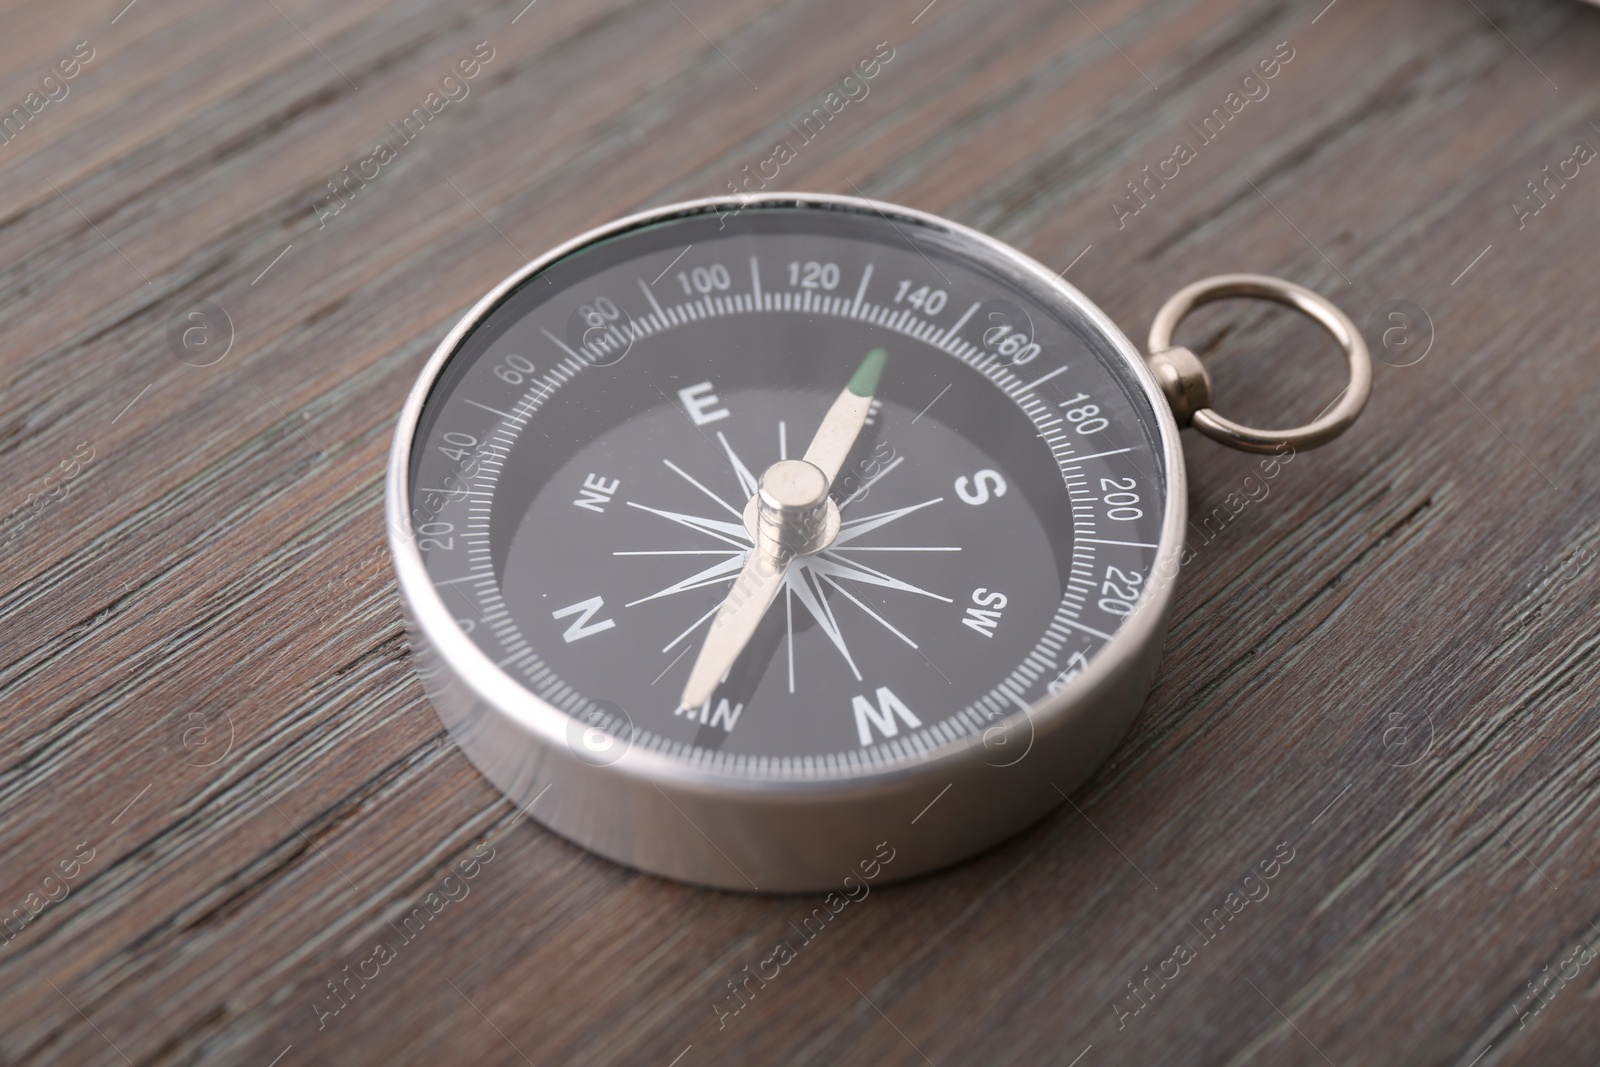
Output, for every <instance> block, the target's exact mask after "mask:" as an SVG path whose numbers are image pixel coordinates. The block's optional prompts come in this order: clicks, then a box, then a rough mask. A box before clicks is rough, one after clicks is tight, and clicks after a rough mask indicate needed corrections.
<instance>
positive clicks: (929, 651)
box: [407, 202, 1169, 779]
mask: <svg viewBox="0 0 1600 1067" xmlns="http://www.w3.org/2000/svg"><path fill="white" fill-rule="evenodd" d="M876 349H882V350H883V351H884V352H885V353H886V354H887V360H886V361H884V362H882V363H881V373H879V370H878V369H877V368H879V366H880V365H879V363H877V362H871V363H870V365H871V366H872V367H873V368H874V370H873V374H872V375H868V377H874V376H875V377H876V380H875V381H872V382H870V383H869V385H866V386H863V385H861V383H862V381H863V380H864V379H863V377H862V374H863V373H864V371H865V370H866V367H867V364H864V360H865V359H866V357H867V354H868V353H869V352H871V351H873V350H876ZM874 359H875V360H876V359H877V357H874ZM847 386H848V388H847ZM851 389H855V390H857V393H860V392H862V391H864V392H865V393H866V394H867V395H865V396H858V397H857V401H858V402H859V403H858V406H857V408H854V409H852V410H857V411H858V412H859V413H860V415H861V417H860V418H858V419H857V420H856V422H855V423H854V424H853V425H852V427H851V429H852V430H853V432H854V434H855V436H854V437H853V438H846V439H844V440H845V445H847V446H848V450H847V452H846V453H845V454H844V456H843V458H842V461H841V462H840V464H839V466H838V469H837V472H836V473H835V474H834V476H833V477H832V479H831V484H830V483H829V481H828V480H827V479H826V477H824V478H823V479H822V481H820V482H819V483H818V484H820V485H822V486H826V488H827V494H828V497H829V498H831V500H832V502H833V504H834V505H835V506H836V508H837V519H838V523H837V530H836V532H831V528H830V529H823V530H822V532H821V533H820V534H818V535H817V536H816V537H813V538H812V543H810V544H808V545H807V546H806V548H807V549H808V551H806V552H805V553H804V554H800V555H796V556H794V557H793V558H792V559H790V560H788V561H787V562H786V563H785V564H784V565H782V566H781V567H779V568H777V569H776V570H774V569H771V568H769V571H768V574H767V579H769V580H770V581H771V582H772V583H773V585H772V589H771V591H770V603H768V604H767V606H765V608H764V610H763V609H762V607H761V605H760V604H757V605H756V606H755V609H754V610H755V614H754V615H748V616H747V619H748V620H750V621H751V630H750V633H749V634H748V635H746V636H745V637H744V638H742V639H741V640H739V641H736V642H734V643H733V645H731V646H728V647H722V646H727V645H728V640H731V639H725V635H724V633H723V631H722V630H719V629H718V628H719V627H720V626H721V624H722V623H723V621H724V620H723V619H722V618H721V617H720V616H719V614H718V613H719V610H722V609H723V605H724V604H725V602H727V601H729V599H730V597H733V598H734V599H735V600H737V599H738V598H739V597H740V596H741V593H740V589H741V586H742V583H743V582H744V581H745V580H746V579H741V578H740V574H741V570H744V569H746V563H747V560H748V558H749V557H750V555H751V553H752V549H753V546H755V545H756V543H757V540H758V534H757V532H755V531H756V528H757V527H758V526H759V523H760V520H759V519H758V518H757V517H756V516H757V512H758V511H759V510H760V509H759V508H758V507H757V506H756V505H755V504H754V503H753V502H752V501H753V499H754V498H755V497H756V496H757V494H758V489H759V488H760V487H761V486H762V485H763V484H764V483H763V481H762V479H763V475H764V474H765V473H766V472H767V471H768V470H769V468H772V466H773V465H774V464H776V463H779V462H780V461H783V460H790V461H793V460H800V459H802V457H806V458H815V456H816V455H817V453H816V452H815V451H814V447H815V445H814V439H817V440H820V439H821V437H823V436H827V435H826V434H824V435H819V433H818V431H819V429H822V428H823V426H824V420H825V418H826V419H829V420H832V419H833V418H834V416H832V415H830V410H831V406H832V405H834V404H835V402H836V400H838V399H839V398H840V397H841V395H842V394H843V395H845V396H846V397H848V396H851V395H856V394H852V393H851ZM857 401H849V402H847V403H846V404H845V406H846V407H849V405H850V403H857ZM830 425H831V422H830ZM1162 456H1163V451H1162V448H1161V440H1160V430H1159V424H1158V420H1157V418H1156V416H1155V415H1154V411H1153V408H1152V405H1151V402H1150V400H1149V399H1148V396H1147V394H1146V392H1145V390H1144V388H1143V387H1142V386H1141V384H1140V381H1139V378H1138V376H1137V375H1136V373H1135V372H1134V371H1133V370H1132V369H1131V368H1130V367H1129V365H1128V363H1127V360H1126V359H1125V357H1124V356H1123V355H1121V354H1120V352H1119V350H1118V347H1117V343H1116V342H1115V341H1113V340H1112V338H1111V337H1110V336H1109V335H1108V334H1107V333H1106V331H1105V328H1104V327H1102V326H1101V325H1099V324H1098V323H1097V322H1095V321H1091V319H1090V317H1089V316H1088V314H1086V313H1085V311H1083V310H1082V309H1081V308H1080V306H1079V305H1078V304H1077V303H1076V302H1075V301H1074V299H1073V298H1072V297H1071V296H1070V295H1068V294H1067V293H1066V292H1064V291H1063V290H1062V289H1061V288H1059V287H1056V286H1054V285H1052V284H1051V283H1049V281H1048V280H1047V276H1041V275H1040V274H1039V273H1038V272H1037V271H1035V270H1032V269H1029V268H1028V267H1027V266H1026V265H1025V264H1024V263H1023V262H1022V261H1021V260H1020V259H1019V258H1018V257H1016V256H1015V255H1014V254H1008V253H1006V252H1005V251H1003V250H1002V249H1001V248H999V247H998V246H996V245H994V244H993V243H992V242H987V241H983V240H980V239H977V238H975V237H973V236H972V235H969V234H966V233H964V232H960V231H957V232H951V231H949V230H946V229H944V228H942V227H936V226H934V225H931V224H929V223H927V222H925V221H922V220H919V219H917V218H916V217H913V216H895V217H893V218H890V217H888V216H886V215H884V214H882V213H879V212H876V211H867V210H862V209H860V208H855V209H852V208H847V207H843V206H840V205H826V206H825V205H817V204H811V205H802V204H797V203H794V202H790V203H788V204H787V205H783V204H768V205H763V206H750V207H746V208H745V209H744V210H742V211H738V212H736V213H735V212H731V211H730V212H727V213H724V214H721V215H719V214H718V213H717V212H715V211H704V212H700V213H695V214H688V215H684V216H680V217H676V218H672V219H669V220H667V221H658V222H654V223H651V224H649V225H641V226H638V227H635V228H632V229H628V230H624V231H622V232H620V233H616V234H613V235H611V236H607V237H604V238H602V239H600V240H596V241H593V242H591V243H589V244H586V245H583V246H581V247H579V248H578V249H576V250H575V251H573V252H570V253H569V254H567V255H565V256H564V257H562V258H560V259H558V260H556V261H555V262H554V263H551V264H550V265H548V266H547V267H545V268H544V269H543V270H541V271H539V272H538V273H536V274H534V275H532V276H530V277H529V278H527V279H525V280H524V281H523V282H522V283H521V284H520V285H519V286H517V287H516V288H514V289H513V290H511V291H510V292H509V293H507V294H506V295H505V296H504V297H503V298H502V299H501V300H500V301H499V302H498V304H497V305H496V306H495V307H494V308H493V309H492V310H491V311H490V312H489V313H487V314H486V315H485V316H484V317H483V318H482V319H481V321H480V322H479V323H478V325H477V326H476V327H475V328H474V329H473V330H472V331H471V332H469V333H468V334H467V335H466V336H465V338H464V339H463V340H462V342H461V343H460V344H459V345H458V347H457V348H456V350H455V351H454V353H453V354H452V355H451V356H450V358H449V360H448V362H447V363H446V364H445V365H444V367H443V369H442V370H441V372H440V373H439V375H438V377H437V380H436V381H435V382H434V384H433V387H432V390H431V392H430V393H429V395H428V397H427V400H426V402H425V405H424V408H423V411H422V414H421V417H420V419H419V422H418V426H417V432H416V435H415V438H414V442H413V446H412V451H411V456H410V467H409V473H408V479H407V490H408V494H409V500H408V505H409V508H410V517H411V528H412V534H413V537H414V543H415V545H416V547H417V549H418V550H419V552H420V554H421V556H422V559H423V562H424V565H425V568H426V571H427V574H428V576H429V577H430V579H431V581H432V583H433V584H434V587H435V589H436V590H437V592H438V595H439V597H440V598H441V599H442V601H443V603H444V604H445V605H446V607H447V608H448V610H449V611H450V613H451V614H452V615H454V616H455V618H456V620H457V625H458V626H459V627H460V628H461V629H462V630H463V631H464V632H465V633H466V634H467V635H468V636H469V638H470V640H471V641H472V642H473V643H474V644H475V645H476V646H477V647H478V649H480V650H481V651H482V652H483V654H484V655H485V656H486V657H487V658H488V660H489V661H491V662H492V663H494V664H496V665H497V666H498V668H499V669H500V670H501V671H503V672H505V673H506V674H507V675H509V676H510V677H512V678H513V679H515V680H516V681H517V682H518V683H519V684H520V685H521V686H523V687H524V688H525V689H527V690H528V691H530V692H531V693H533V694H534V695H535V696H537V697H539V698H540V699H541V700H543V701H544V702H545V703H547V704H548V705H550V706H552V707H554V708H556V709H558V710H560V711H561V712H563V713H565V714H567V715H569V716H571V717H572V718H573V719H574V721H575V722H577V723H580V724H585V725H586V728H588V727H593V728H595V729H598V730H600V731H603V732H605V733H607V734H608V735H609V736H611V737H616V738H620V739H623V740H625V741H626V743H627V744H629V745H631V746H633V747H635V748H643V749H646V750H652V751H656V752H660V753H663V754H665V755H666V756H667V757H669V758H674V759H681V760H683V761H685V762H686V763H690V764H693V765H694V766H696V767H698V768H701V769H704V770H709V771H713V772H720V773H724V774H728V775H734V776H750V777H757V778H790V779H794V778H845V777H853V776H859V775H864V774H871V773H873V772H875V771H880V770H883V769H886V768H888V767H890V766H895V765H900V764H903V763H906V762H913V761H919V760H926V759H929V758H931V757H933V756H935V755H937V754H938V753H940V752H942V751H944V750H946V749H947V748H948V747H950V746H957V745H961V746H970V745H971V744H972V743H973V739H974V738H981V737H982V736H983V735H984V734H985V732H986V731H990V730H991V729H992V728H993V727H994V726H995V724H997V723H999V722H1002V721H1003V720H1006V719H1007V718H1008V717H1012V716H1015V715H1016V714H1017V713H1018V711H1019V709H1020V710H1026V709H1027V708H1029V707H1031V706H1032V705H1033V704H1035V703H1036V702H1038V701H1039V700H1041V699H1042V698H1044V697H1046V696H1047V695H1049V694H1051V693H1054V692H1056V691H1058V690H1060V689H1061V688H1063V687H1065V686H1068V685H1070V684H1071V682H1072V679H1073V677H1074V676H1075V675H1076V674H1077V673H1079V672H1080V671H1082V670H1083V669H1085V668H1086V667H1087V666H1088V665H1089V663H1090V662H1091V661H1092V660H1093V659H1094V657H1095V656H1096V654H1097V653H1098V652H1099V651H1100V650H1101V649H1102V648H1104V647H1105V646H1106V645H1107V644H1108V642H1110V641H1112V639H1113V637H1114V636H1115V634H1116V631H1117V629H1118V627H1119V626H1120V625H1122V624H1123V622H1124V620H1125V619H1126V618H1127V617H1128V616H1129V615H1131V614H1132V613H1134V612H1135V610H1136V609H1137V607H1138V605H1139V603H1140V598H1141V595H1142V593H1143V591H1144V590H1145V588H1146V584H1147V582H1150V581H1151V567H1152V564H1153V562H1154V560H1155V559H1156V557H1157V543H1158V540H1159V538H1160V536H1161V531H1162V528H1163V517H1164V515H1165V513H1166V509H1167V492H1168V488H1167V487H1168V478H1169V475H1168V472H1167V470H1166V469H1165V465H1164V462H1163V459H1162ZM822 466H823V467H824V468H826V464H823V465H822ZM786 469H787V470H789V472H790V473H791V474H792V472H793V470H794V469H795V468H794V465H793V464H791V465H790V467H789V468H786ZM803 473H805V476H806V477H813V475H812V473H811V472H803ZM824 473H825V474H826V470H824ZM801 481H804V478H802V479H801ZM770 482H771V479H769V483H770ZM822 510H823V511H827V510H829V509H826V508H824V509H822ZM819 514H821V512H819ZM742 610H746V611H748V610H750V609H749V607H748V605H745V606H744V608H743V609H742ZM714 635H716V636H714ZM708 640H710V641H712V642H713V645H714V646H716V647H707V645H708ZM718 641H721V642H722V645H721V646H717V645H716V642H718ZM703 655H704V656H708V657H711V659H712V660H715V658H716V656H718V655H722V656H726V657H727V661H728V662H727V664H726V669H725V675H724V673H723V668H722V665H721V661H720V660H717V661H716V662H715V664H714V665H715V666H716V668H717V669H716V672H715V675H714V677H715V678H720V679H721V681H720V683H719V684H716V686H715V689H714V691H713V692H712V694H711V696H710V698H709V699H706V700H703V701H698V702H696V703H695V706H687V707H686V706H685V705H684V700H683V696H684V694H685V687H686V684H687V683H688V681H689V678H690V674H691V670H692V669H693V668H694V666H695V664H696V662H697V660H698V659H699V658H700V657H701V656H703ZM590 732H591V733H592V732H593V730H591V731H590ZM600 747H604V746H600Z"/></svg>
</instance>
